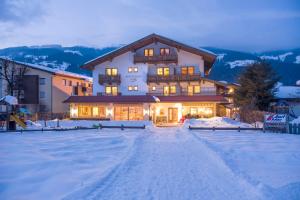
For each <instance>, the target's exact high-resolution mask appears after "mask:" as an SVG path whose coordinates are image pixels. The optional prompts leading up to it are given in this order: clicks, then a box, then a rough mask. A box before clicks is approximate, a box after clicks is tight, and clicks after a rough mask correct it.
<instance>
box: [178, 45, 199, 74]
mask: <svg viewBox="0 0 300 200" xmlns="http://www.w3.org/2000/svg"><path fill="white" fill-rule="evenodd" d="M178 65H179V66H195V67H198V68H199V71H200V72H201V75H202V76H204V60H203V58H202V56H199V55H196V54H192V53H189V52H187V51H183V50H179V51H178Z"/></svg>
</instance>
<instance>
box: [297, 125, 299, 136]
mask: <svg viewBox="0 0 300 200" xmlns="http://www.w3.org/2000/svg"><path fill="white" fill-rule="evenodd" d="M297 134H300V124H298V132H297Z"/></svg>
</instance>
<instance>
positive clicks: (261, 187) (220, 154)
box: [190, 131, 272, 196]
mask: <svg viewBox="0 0 300 200" xmlns="http://www.w3.org/2000/svg"><path fill="white" fill-rule="evenodd" d="M190 133H191V135H192V136H193V137H194V138H195V139H196V140H197V141H198V142H201V143H202V144H204V145H205V146H206V147H207V148H209V149H210V150H211V151H213V152H215V154H216V155H217V156H218V157H219V158H220V159H221V160H222V161H223V163H224V164H225V165H226V166H227V167H228V168H229V169H230V170H231V171H232V173H233V174H235V176H236V177H237V178H239V179H241V180H244V181H245V182H247V183H248V184H250V185H251V186H252V187H254V189H257V190H259V191H260V192H262V193H263V194H262V195H266V196H272V195H271V194H270V190H271V188H270V187H268V186H266V185H264V184H263V183H262V182H260V181H257V180H255V179H253V178H252V177H250V176H248V175H247V174H245V173H243V172H242V171H240V170H239V169H238V168H237V167H233V166H232V162H231V161H230V160H228V159H226V156H227V155H225V153H224V152H223V151H222V150H221V148H219V147H217V146H216V145H214V144H212V143H211V142H209V141H207V140H206V139H204V138H201V137H200V136H199V135H197V134H196V133H195V132H193V131H190ZM198 133H199V132H198ZM199 134H200V133H199Z"/></svg>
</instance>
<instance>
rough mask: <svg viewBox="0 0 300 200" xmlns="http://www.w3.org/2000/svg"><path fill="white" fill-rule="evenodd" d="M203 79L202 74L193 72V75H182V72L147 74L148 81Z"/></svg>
mask: <svg viewBox="0 0 300 200" xmlns="http://www.w3.org/2000/svg"><path fill="white" fill-rule="evenodd" d="M199 80H201V75H200V74H193V75H182V74H175V75H169V76H160V75H150V74H148V75H147V82H148V83H151V82H155V83H159V82H180V81H199Z"/></svg>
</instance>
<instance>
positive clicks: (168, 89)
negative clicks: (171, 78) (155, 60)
mask: <svg viewBox="0 0 300 200" xmlns="http://www.w3.org/2000/svg"><path fill="white" fill-rule="evenodd" d="M169 95H170V88H169V86H164V96H169Z"/></svg>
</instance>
